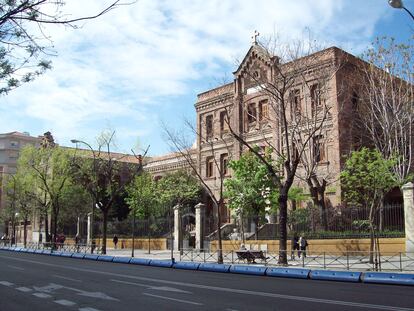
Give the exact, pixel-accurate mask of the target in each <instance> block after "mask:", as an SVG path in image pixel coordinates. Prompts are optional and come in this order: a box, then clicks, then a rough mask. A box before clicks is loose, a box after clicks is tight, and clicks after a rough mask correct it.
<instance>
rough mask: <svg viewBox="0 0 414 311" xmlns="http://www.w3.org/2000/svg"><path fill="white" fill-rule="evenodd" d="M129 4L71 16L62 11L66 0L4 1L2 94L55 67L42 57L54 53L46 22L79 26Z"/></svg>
mask: <svg viewBox="0 0 414 311" xmlns="http://www.w3.org/2000/svg"><path fill="white" fill-rule="evenodd" d="M131 3H132V2H131ZM126 4H129V3H125V2H121V1H120V0H117V1H114V2H112V3H110V4H109V5H108V6H106V7H105V8H103V9H102V10H101V11H99V12H97V13H96V14H94V15H89V16H80V17H70V16H68V15H67V14H65V13H64V12H63V11H62V8H63V7H64V5H65V1H63V0H0V42H1V47H0V94H4V93H7V92H9V91H10V90H12V89H14V88H16V87H18V86H19V85H21V84H22V83H26V82H30V81H32V80H33V79H34V78H35V77H36V76H38V75H40V74H42V73H43V72H45V71H46V70H47V69H50V68H51V62H50V61H49V60H47V59H39V58H40V56H45V57H46V58H47V57H49V56H51V55H52V54H53V52H52V51H51V50H52V40H51V38H50V37H49V36H48V35H47V29H45V26H46V25H64V26H68V27H72V28H78V26H79V23H80V22H82V21H87V20H92V19H95V18H98V17H100V16H102V15H104V14H106V13H108V12H109V11H111V10H113V9H115V8H117V7H119V6H121V5H126Z"/></svg>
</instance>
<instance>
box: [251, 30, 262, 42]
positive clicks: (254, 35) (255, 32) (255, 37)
mask: <svg viewBox="0 0 414 311" xmlns="http://www.w3.org/2000/svg"><path fill="white" fill-rule="evenodd" d="M259 35H260V33H259V32H258V31H257V30H255V31H254V33H253V36H252V44H257V37H258V36H259Z"/></svg>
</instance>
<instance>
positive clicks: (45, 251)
mask: <svg viewBox="0 0 414 311" xmlns="http://www.w3.org/2000/svg"><path fill="white" fill-rule="evenodd" d="M42 254H43V255H51V254H52V251H51V250H50V249H44V250H43V253H42Z"/></svg>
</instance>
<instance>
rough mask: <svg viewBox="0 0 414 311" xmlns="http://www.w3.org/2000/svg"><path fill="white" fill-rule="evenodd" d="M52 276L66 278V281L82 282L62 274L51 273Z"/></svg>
mask: <svg viewBox="0 0 414 311" xmlns="http://www.w3.org/2000/svg"><path fill="white" fill-rule="evenodd" d="M52 276H54V277H55V278H59V279H64V280H68V281H73V282H82V281H81V280H77V279H72V278H69V277H67V276H63V275H57V274H53V275H52Z"/></svg>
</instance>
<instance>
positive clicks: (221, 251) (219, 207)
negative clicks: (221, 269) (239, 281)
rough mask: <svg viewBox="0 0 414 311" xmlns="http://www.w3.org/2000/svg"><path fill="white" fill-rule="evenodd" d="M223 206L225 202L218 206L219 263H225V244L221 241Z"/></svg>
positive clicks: (219, 203)
mask: <svg viewBox="0 0 414 311" xmlns="http://www.w3.org/2000/svg"><path fill="white" fill-rule="evenodd" d="M222 205H223V200H222V199H220V201H219V202H218V204H217V238H218V250H217V263H219V264H222V263H223V243H222V240H221V208H222Z"/></svg>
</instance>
